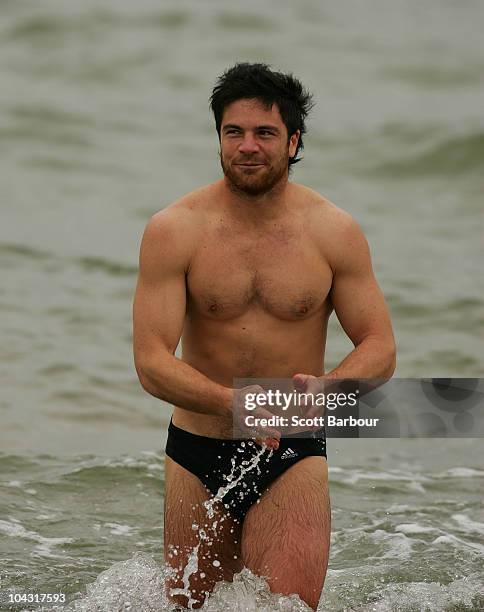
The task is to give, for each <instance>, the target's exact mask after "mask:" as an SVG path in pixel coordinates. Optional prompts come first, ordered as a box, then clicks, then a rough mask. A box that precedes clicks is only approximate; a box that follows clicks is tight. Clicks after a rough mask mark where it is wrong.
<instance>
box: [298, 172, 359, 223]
mask: <svg viewBox="0 0 484 612" xmlns="http://www.w3.org/2000/svg"><path fill="white" fill-rule="evenodd" d="M294 188H295V189H296V193H297V196H298V201H299V203H300V204H301V205H302V210H303V213H304V215H305V216H306V217H307V219H308V221H309V225H310V226H311V227H312V228H313V229H314V230H315V231H316V232H318V233H319V232H324V233H326V232H328V231H329V232H330V233H332V234H333V235H334V234H335V233H337V234H341V233H342V234H348V233H349V234H351V233H353V232H361V228H360V226H359V225H358V223H357V221H356V220H355V219H354V217H352V216H351V215H350V213H349V212H348V211H346V210H344V209H343V208H341V207H340V206H337V205H336V204H334V203H333V202H331V200H329V199H328V198H326V197H325V196H323V195H321V194H320V193H318V192H317V191H315V190H314V189H311V188H309V187H306V186H305V185H300V184H294Z"/></svg>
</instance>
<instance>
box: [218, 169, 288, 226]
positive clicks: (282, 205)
mask: <svg viewBox="0 0 484 612" xmlns="http://www.w3.org/2000/svg"><path fill="white" fill-rule="evenodd" d="M221 186H222V190H223V194H224V200H225V202H226V206H227V208H228V210H229V211H230V213H231V214H232V215H233V216H234V217H235V218H237V219H238V220H240V221H246V222H253V223H261V222H264V221H274V220H277V219H279V218H281V217H283V216H284V215H285V213H286V211H287V201H288V192H289V191H290V189H291V183H289V181H288V179H287V177H285V178H284V179H281V181H279V182H278V183H277V184H276V185H274V187H273V188H272V189H271V190H270V191H268V192H266V193H263V194H260V195H251V194H248V193H246V192H243V191H241V190H239V189H237V188H236V187H235V186H233V185H232V183H230V181H229V180H228V179H227V178H226V177H224V178H223V179H222V185H221Z"/></svg>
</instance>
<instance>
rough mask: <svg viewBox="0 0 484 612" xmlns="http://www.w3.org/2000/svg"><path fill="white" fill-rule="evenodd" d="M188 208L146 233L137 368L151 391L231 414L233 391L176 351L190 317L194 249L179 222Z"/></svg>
mask: <svg viewBox="0 0 484 612" xmlns="http://www.w3.org/2000/svg"><path fill="white" fill-rule="evenodd" d="M184 213H185V211H183V210H181V211H180V210H176V209H175V210H173V208H170V209H167V210H163V211H161V212H159V213H157V214H155V215H154V216H153V217H152V218H151V219H150V220H149V222H148V224H147V226H146V228H145V231H144V234H143V239H142V242H141V248H140V258H139V276H138V283H137V287H136V293H135V297H134V303H133V349H134V362H135V367H136V371H137V373H138V377H139V380H140V383H141V385H142V387H143V388H144V389H145V390H146V391H147V392H148V393H150V394H151V395H154V396H155V397H158V398H160V399H162V400H165V401H166V402H169V403H170V404H174V405H176V406H180V407H182V408H185V409H186V410H192V411H193V412H199V413H204V414H220V415H229V414H231V405H232V393H233V391H232V390H231V389H229V388H227V387H224V386H222V385H219V384H217V383H215V382H213V381H211V380H210V379H209V378H207V377H206V376H204V375H203V374H202V373H201V372H199V371H198V370H195V369H194V368H192V367H190V366H189V365H188V364H186V363H185V362H183V361H181V360H180V359H178V358H177V357H175V356H174V352H175V350H176V347H177V345H178V342H179V340H180V337H181V333H182V330H183V323H184V319H185V310H186V285H185V274H186V272H187V270H188V268H189V265H190V254H191V253H190V242H191V238H192V237H191V236H190V235H189V232H186V231H185V227H184V225H186V224H185V223H181V224H180V214H184ZM185 214H190V211H186V213H185Z"/></svg>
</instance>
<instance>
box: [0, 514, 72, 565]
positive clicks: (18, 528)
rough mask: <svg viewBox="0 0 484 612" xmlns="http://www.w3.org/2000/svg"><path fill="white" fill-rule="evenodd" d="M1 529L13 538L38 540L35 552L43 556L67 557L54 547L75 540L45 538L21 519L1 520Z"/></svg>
mask: <svg viewBox="0 0 484 612" xmlns="http://www.w3.org/2000/svg"><path fill="white" fill-rule="evenodd" d="M0 531H2V532H3V533H5V534H6V535H7V536H10V537H12V538H23V539H25V540H32V541H34V542H38V544H37V546H35V547H34V549H33V552H35V553H36V554H38V555H40V556H42V557H53V558H65V555H59V554H55V553H53V552H52V548H54V547H55V546H60V545H61V544H69V543H70V542H73V541H74V540H73V538H45V537H43V536H41V535H40V534H38V533H36V532H35V531H29V530H28V529H25V527H24V526H23V525H22V524H21V523H20V522H19V521H15V522H13V521H4V520H0Z"/></svg>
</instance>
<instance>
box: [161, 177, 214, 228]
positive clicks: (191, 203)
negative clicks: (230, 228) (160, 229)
mask: <svg viewBox="0 0 484 612" xmlns="http://www.w3.org/2000/svg"><path fill="white" fill-rule="evenodd" d="M213 193H214V184H210V185H204V186H203V187H199V188H197V189H194V190H193V191H190V193H187V194H185V195H183V196H181V197H180V198H178V199H177V200H174V201H173V202H171V203H169V204H167V205H166V206H164V207H163V208H161V209H160V210H159V211H158V212H156V213H155V214H154V215H153V216H152V219H153V220H154V222H155V223H160V224H163V223H166V224H169V223H173V224H176V223H187V222H188V223H193V222H194V221H195V220H196V218H197V217H202V214H203V212H205V211H206V209H207V205H208V203H209V202H210V200H211V198H210V196H211V194H213Z"/></svg>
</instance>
